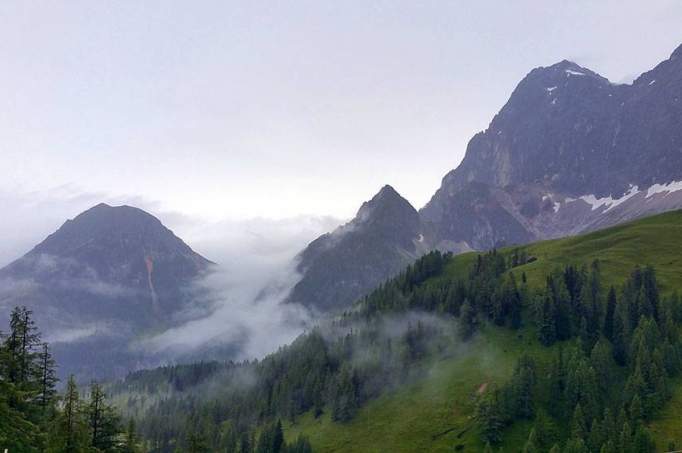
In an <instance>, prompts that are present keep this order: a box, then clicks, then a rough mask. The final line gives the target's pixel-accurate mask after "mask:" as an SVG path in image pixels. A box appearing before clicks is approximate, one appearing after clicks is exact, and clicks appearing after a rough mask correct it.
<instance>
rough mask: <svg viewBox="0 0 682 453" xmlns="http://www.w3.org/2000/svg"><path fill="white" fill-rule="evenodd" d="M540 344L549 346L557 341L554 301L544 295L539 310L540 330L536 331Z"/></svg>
mask: <svg viewBox="0 0 682 453" xmlns="http://www.w3.org/2000/svg"><path fill="white" fill-rule="evenodd" d="M538 332H539V333H538V335H539V340H540V343H542V344H543V345H545V346H551V345H552V344H554V342H555V341H556V340H557V332H556V307H555V303H554V300H553V299H552V298H551V297H550V296H549V295H546V296H545V297H544V298H543V300H542V305H541V309H540V328H539V331H538Z"/></svg>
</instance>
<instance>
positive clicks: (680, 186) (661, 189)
mask: <svg viewBox="0 0 682 453" xmlns="http://www.w3.org/2000/svg"><path fill="white" fill-rule="evenodd" d="M678 190H682V181H671V182H669V183H668V184H654V185H653V186H651V187H649V190H647V192H646V197H647V198H650V197H652V196H653V195H655V194H657V193H666V194H670V193H673V192H677V191H678Z"/></svg>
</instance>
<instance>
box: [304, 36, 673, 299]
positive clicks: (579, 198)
mask: <svg viewBox="0 0 682 453" xmlns="http://www.w3.org/2000/svg"><path fill="white" fill-rule="evenodd" d="M680 124H682V46H680V47H678V48H677V49H676V50H675V52H673V54H672V55H671V56H670V58H669V59H668V60H666V61H664V62H662V63H660V64H659V65H657V66H656V67H655V68H654V69H652V70H651V71H648V72H646V73H644V74H642V75H641V76H640V77H638V78H637V79H636V80H635V81H634V82H633V83H632V84H627V85H619V84H614V83H611V82H609V81H608V80H607V79H606V78H604V77H602V76H600V75H599V74H597V73H595V72H593V71H591V70H589V69H587V68H584V67H581V66H579V65H577V64H575V63H573V62H570V61H566V60H564V61H561V62H559V63H557V64H554V65H552V66H549V67H540V68H536V69H533V70H532V71H531V72H530V73H529V74H528V75H527V76H526V77H525V78H524V79H523V80H522V81H521V82H520V83H519V84H518V86H517V87H516V89H515V90H514V91H513V93H512V95H511V97H510V98H509V100H508V102H507V103H506V104H505V105H504V107H503V108H502V109H501V110H500V112H499V113H498V114H497V115H495V117H494V118H493V120H492V122H491V123H490V125H489V127H488V128H487V129H486V130H485V131H483V132H480V133H478V134H476V135H475V136H474V137H473V138H472V139H471V141H470V142H469V144H468V146H467V150H466V154H465V157H464V159H463V161H462V162H461V164H460V165H459V166H458V167H457V168H456V169H454V170H452V171H450V172H449V173H448V174H446V175H445V177H444V178H443V180H442V183H441V186H440V188H439V189H438V190H437V191H436V193H435V194H434V195H433V197H432V198H431V200H430V201H429V202H428V203H427V204H426V206H424V207H423V208H422V209H421V210H420V211H419V222H417V220H416V219H415V218H414V216H413V215H411V217H410V219H411V220H410V222H412V224H414V225H416V224H417V223H419V224H420V225H421V226H420V227H419V231H420V232H421V234H423V238H424V241H423V245H422V247H421V248H420V249H419V251H418V253H417V254H407V255H404V256H405V257H406V259H414V257H415V256H416V255H418V254H419V253H423V252H424V251H426V250H429V249H439V250H448V251H453V252H455V253H459V252H462V251H467V250H487V249H491V248H496V247H501V246H504V245H510V244H524V243H528V242H531V241H536V240H541V239H549V238H558V237H563V236H568V235H575V234H579V233H581V232H585V231H592V230H596V229H599V228H604V227H607V226H609V225H614V224H617V223H620V222H625V221H628V220H631V219H635V218H638V217H642V216H645V215H651V214H655V213H659V212H664V211H668V210H672V209H677V208H680V207H682V157H681V156H682V128H681V127H680ZM394 221H395V222H397V224H401V221H400V219H394ZM406 231H410V232H411V233H413V232H414V230H406ZM376 234H379V235H381V234H382V233H381V231H380V230H377V232H376ZM318 241H322V242H324V243H325V244H327V246H326V247H325V250H326V253H327V255H329V256H334V255H342V254H343V255H344V256H346V259H347V260H356V262H357V263H358V264H359V265H361V266H362V267H363V268H364V267H367V268H371V269H373V271H372V272H371V273H369V274H367V273H353V272H352V271H349V269H353V266H352V265H351V264H346V265H345V266H344V267H340V268H336V269H334V270H333V271H332V270H331V268H329V269H324V268H322V267H328V266H329V265H328V264H327V263H323V262H319V263H318V262H316V261H314V260H309V259H305V257H307V256H308V255H310V254H314V253H315V252H314V249H315V248H317V246H318V245H317V242H318ZM318 241H315V242H313V243H312V244H311V245H310V247H309V248H308V249H306V250H305V251H304V252H303V253H302V254H301V256H302V257H303V260H302V262H301V267H300V270H301V272H302V275H303V280H302V281H306V283H305V284H304V285H309V286H310V287H311V288H317V289H320V290H322V291H325V294H324V296H317V295H316V294H315V293H314V292H313V291H307V292H305V293H302V292H300V291H298V292H296V291H295V292H294V296H296V298H297V299H300V300H303V301H305V302H306V303H307V304H309V305H312V306H318V307H321V308H323V309H328V308H330V307H333V308H335V309H337V310H338V309H342V308H343V307H344V306H347V304H348V303H349V302H350V301H352V300H353V299H355V298H357V297H359V296H362V295H364V294H366V293H367V291H368V290H369V289H370V288H372V287H373V286H376V285H378V284H379V283H380V282H382V281H384V280H385V279H386V278H388V277H390V276H392V275H394V274H395V272H396V270H395V268H393V267H391V266H385V265H384V264H385V261H384V260H385V258H384V255H386V254H388V255H390V256H395V255H397V254H398V253H399V251H400V250H402V249H403V244H400V243H398V242H396V241H395V240H394V238H393V237H392V236H391V235H385V236H384V235H382V236H381V238H380V239H378V241H380V242H381V243H382V249H383V250H384V253H383V254H381V255H376V254H374V251H373V250H371V249H368V251H366V250H365V249H362V248H358V249H356V251H355V252H354V253H353V254H349V253H347V245H346V244H341V243H339V244H336V243H335V242H334V241H332V240H330V238H327V239H325V236H323V237H322V238H320V239H319V240H318ZM319 274H324V275H325V279H321V278H319V277H318V275H319ZM349 288H352V289H353V290H352V291H348V289H349ZM337 303H338V304H341V305H339V306H334V304H337Z"/></svg>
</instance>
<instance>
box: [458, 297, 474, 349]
mask: <svg viewBox="0 0 682 453" xmlns="http://www.w3.org/2000/svg"><path fill="white" fill-rule="evenodd" d="M459 319H460V323H459V325H460V331H459V332H460V337H461V338H462V340H468V339H469V338H471V337H472V335H473V334H474V332H475V331H476V323H477V322H476V312H475V311H474V309H473V307H472V306H471V304H470V303H469V300H468V299H467V300H465V301H464V303H463V304H462V307H461V308H460V317H459Z"/></svg>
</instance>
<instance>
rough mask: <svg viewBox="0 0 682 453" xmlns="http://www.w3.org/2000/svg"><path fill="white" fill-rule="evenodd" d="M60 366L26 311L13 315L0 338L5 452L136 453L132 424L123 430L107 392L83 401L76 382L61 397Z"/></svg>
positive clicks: (94, 392)
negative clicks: (107, 397) (108, 400)
mask: <svg viewBox="0 0 682 453" xmlns="http://www.w3.org/2000/svg"><path fill="white" fill-rule="evenodd" d="M55 369H56V364H55V360H54V359H53V357H52V354H51V352H50V347H49V345H48V344H47V343H45V342H43V341H42V340H41V335H40V333H39V331H38V329H37V327H36V325H35V322H34V320H33V318H32V312H31V311H30V310H28V309H26V307H17V308H15V309H14V310H12V312H11V314H10V320H9V330H8V331H7V333H6V334H4V333H2V332H0V421H1V423H0V451H4V449H7V450H8V451H10V452H13V453H14V452H16V453H24V452H25V453H33V452H36V453H37V452H47V453H62V452H63V453H67V452H68V453H100V452H101V453H105V452H107V453H109V452H112V453H136V452H140V451H142V450H141V449H140V442H139V439H138V438H137V435H136V430H135V425H134V422H133V421H132V420H131V421H130V422H129V423H128V425H127V427H126V428H125V429H124V428H123V426H122V423H121V419H120V417H119V416H118V415H117V413H116V411H115V410H114V408H113V407H112V406H111V404H110V403H108V402H107V399H106V395H105V393H104V391H103V390H102V387H101V386H100V385H99V384H97V383H94V382H93V383H92V385H91V386H90V388H89V391H88V397H87V398H83V397H82V396H81V394H80V393H79V390H78V388H77V386H76V383H75V381H74V379H73V377H71V378H70V379H69V381H68V383H67V385H66V388H65V391H64V393H63V394H62V395H60V394H58V392H57V383H58V379H57V374H56V371H55Z"/></svg>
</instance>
